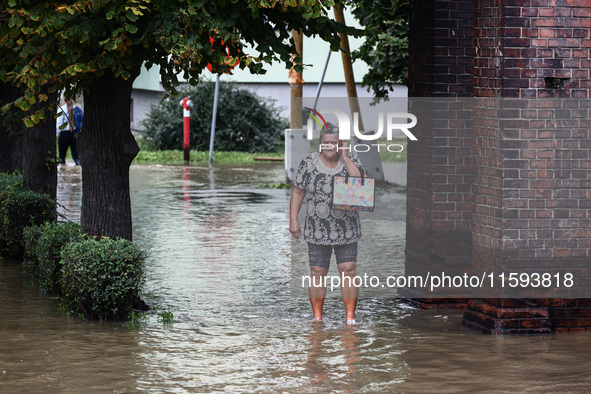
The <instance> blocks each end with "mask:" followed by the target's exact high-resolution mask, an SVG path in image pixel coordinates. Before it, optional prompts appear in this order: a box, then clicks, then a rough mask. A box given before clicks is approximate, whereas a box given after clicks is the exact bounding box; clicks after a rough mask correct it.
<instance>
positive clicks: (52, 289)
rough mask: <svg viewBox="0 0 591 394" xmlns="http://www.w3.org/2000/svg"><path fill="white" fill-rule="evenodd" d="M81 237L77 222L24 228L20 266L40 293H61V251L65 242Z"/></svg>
mask: <svg viewBox="0 0 591 394" xmlns="http://www.w3.org/2000/svg"><path fill="white" fill-rule="evenodd" d="M81 237H82V234H80V225H79V224H78V223H61V224H60V223H56V222H53V223H45V224H43V225H41V226H31V227H25V229H24V230H23V243H24V246H25V258H24V261H23V267H24V269H25V271H26V272H28V273H29V274H30V275H31V276H33V277H34V278H35V279H36V280H37V282H38V283H39V286H40V287H41V290H42V291H44V292H46V293H53V294H57V295H60V294H61V287H60V279H61V268H62V264H61V251H62V249H63V247H64V246H65V245H66V244H67V243H68V242H71V241H74V240H79V239H81Z"/></svg>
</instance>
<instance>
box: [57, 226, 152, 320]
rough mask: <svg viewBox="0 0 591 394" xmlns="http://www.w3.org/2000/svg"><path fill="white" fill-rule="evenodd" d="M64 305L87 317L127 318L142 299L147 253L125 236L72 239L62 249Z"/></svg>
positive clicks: (103, 318)
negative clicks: (75, 240) (123, 237)
mask: <svg viewBox="0 0 591 394" xmlns="http://www.w3.org/2000/svg"><path fill="white" fill-rule="evenodd" d="M61 257H62V264H63V267H62V276H61V283H60V284H61V288H62V296H61V301H62V305H63V306H64V307H65V308H66V309H67V310H68V311H69V312H70V313H74V314H78V315H81V316H83V317H85V318H87V319H99V320H101V321H108V320H125V319H126V318H127V317H128V315H129V313H130V312H131V311H132V309H133V306H134V304H135V303H137V301H138V300H139V294H140V291H141V288H142V285H143V281H144V262H145V255H144V253H143V252H142V251H141V250H140V249H139V248H138V247H137V246H136V245H134V244H133V243H131V242H129V241H127V240H124V239H111V238H107V237H102V238H90V239H84V240H80V241H77V242H70V243H68V244H66V245H65V246H64V248H63V249H62V252H61Z"/></svg>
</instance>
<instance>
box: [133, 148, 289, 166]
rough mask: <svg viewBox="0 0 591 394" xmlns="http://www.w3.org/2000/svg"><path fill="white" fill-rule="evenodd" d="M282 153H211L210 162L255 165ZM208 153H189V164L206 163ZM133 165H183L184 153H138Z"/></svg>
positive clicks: (281, 155) (174, 151) (169, 151)
mask: <svg viewBox="0 0 591 394" xmlns="http://www.w3.org/2000/svg"><path fill="white" fill-rule="evenodd" d="M283 155H284V153H283V152H274V153H247V152H215V151H214V152H213V158H212V162H213V163H217V164H246V163H255V160H254V158H255V157H277V156H280V157H283ZM208 161H209V152H201V151H191V154H190V160H189V163H190V164H198V163H207V162H208ZM133 164H185V159H184V152H183V151H180V150H161V151H140V152H139V153H138V155H137V156H136V158H135V159H134V160H133Z"/></svg>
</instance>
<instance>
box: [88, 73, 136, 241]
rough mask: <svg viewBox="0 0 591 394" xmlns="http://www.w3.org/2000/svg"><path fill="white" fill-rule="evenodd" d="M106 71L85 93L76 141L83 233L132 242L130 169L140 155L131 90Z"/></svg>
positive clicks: (129, 86)
mask: <svg viewBox="0 0 591 394" xmlns="http://www.w3.org/2000/svg"><path fill="white" fill-rule="evenodd" d="M129 71H130V72H131V77H130V78H128V79H127V80H124V79H123V78H115V76H114V75H113V73H111V72H109V71H107V72H105V74H104V75H103V76H101V77H99V78H97V79H96V80H95V81H94V83H93V84H92V85H91V86H90V87H89V88H88V89H86V90H85V91H84V123H83V126H82V131H81V133H80V136H79V137H78V150H79V154H80V159H81V161H82V207H81V218H80V225H81V227H82V232H83V233H88V234H90V235H108V236H111V237H120V238H125V239H128V240H130V241H131V239H132V223H131V200H130V196H129V167H130V165H131V162H132V161H133V159H134V158H135V156H136V155H137V153H138V152H139V147H138V145H137V143H136V141H135V138H134V137H133V135H132V134H131V128H130V114H131V113H130V106H131V87H132V84H133V81H134V80H135V78H137V76H138V75H139V72H140V68H139V67H138V68H137V69H133V70H129Z"/></svg>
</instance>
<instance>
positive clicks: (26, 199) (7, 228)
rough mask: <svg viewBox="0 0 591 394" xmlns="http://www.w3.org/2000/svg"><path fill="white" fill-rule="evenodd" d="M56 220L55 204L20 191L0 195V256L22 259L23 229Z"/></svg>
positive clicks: (12, 188) (5, 192)
mask: <svg viewBox="0 0 591 394" xmlns="http://www.w3.org/2000/svg"><path fill="white" fill-rule="evenodd" d="M55 220H56V202H55V201H54V200H53V199H52V198H51V197H50V196H49V195H47V194H38V193H35V192H32V191H30V190H26V189H22V188H20V187H7V188H6V189H4V190H3V191H0V256H4V257H16V258H21V257H22V256H23V253H24V248H23V243H22V235H23V229H24V228H25V227H27V226H31V225H40V224H42V223H45V222H48V221H55Z"/></svg>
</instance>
